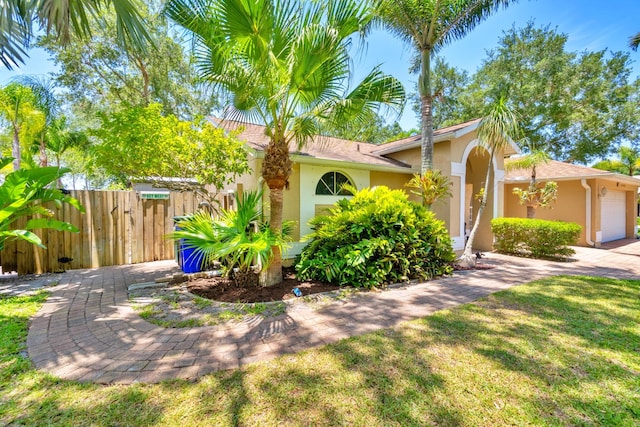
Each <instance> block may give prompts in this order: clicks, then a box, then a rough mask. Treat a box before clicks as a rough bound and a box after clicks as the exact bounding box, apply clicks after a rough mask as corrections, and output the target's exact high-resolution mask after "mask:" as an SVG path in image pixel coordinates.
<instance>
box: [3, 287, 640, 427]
mask: <svg viewBox="0 0 640 427" xmlns="http://www.w3.org/2000/svg"><path fill="white" fill-rule="evenodd" d="M42 298H43V297H42V296H38V297H28V298H23V299H16V298H10V299H5V300H2V305H1V307H2V312H1V314H2V317H1V319H2V323H1V326H0V331H1V332H0V334H1V336H2V344H1V345H2V359H0V360H1V361H2V366H1V369H2V373H1V377H0V378H1V386H0V387H1V389H0V425H2V424H5V423H6V424H14V425H96V426H107V425H108V426H111V425H127V426H149V425H185V426H186V425H189V426H191V425H202V426H205V425H206V426H209V425H261V426H271V425H273V426H276V425H278V426H279V425H296V426H302V425H304V426H306V425H359V426H365V425H366V426H406V425H408V426H411V425H416V426H417V425H448V426H503V425H545V426H546V425H551V426H554V425H567V426H568V425H587V426H588V425H594V426H599V425H606V426H637V425H640V282H638V281H622V280H610V279H600V278H589V277H560V278H550V279H545V280H540V281H536V282H533V283H530V284H527V285H523V286H519V287H516V288H513V289H511V290H509V291H505V292H500V293H498V294H495V295H493V296H491V297H489V298H486V299H483V300H481V301H479V302H477V303H475V304H468V305H464V306H461V307H457V308H454V309H451V310H446V311H441V312H438V313H436V314H435V315H433V316H430V317H426V318H423V319H418V320H416V321H412V322H406V323H403V324H402V325H401V326H400V327H398V328H396V329H393V330H383V331H378V332H376V333H371V334H367V335H364V336H360V337H354V338H350V339H347V340H343V341H340V342H338V343H336V344H334V345H329V346H325V347H321V348H318V349H314V350H309V351H305V352H302V353H299V354H296V355H291V356H286V357H282V358H279V359H277V360H274V361H271V362H268V363H262V364H255V365H250V366H248V367H246V368H244V369H241V370H234V371H227V372H220V373H216V374H213V375H209V376H206V377H204V378H202V379H201V380H199V381H198V382H196V383H189V382H183V381H173V382H168V383H163V384H157V385H141V384H136V385H132V386H99V385H92V384H89V385H87V384H77V383H74V382H69V381H62V380H58V379H55V378H52V377H50V376H48V375H45V374H43V373H40V372H37V371H34V370H33V369H32V368H30V367H29V363H28V362H26V361H25V360H24V359H22V358H21V357H20V355H19V351H20V349H21V348H23V346H22V344H21V343H22V342H23V341H24V339H25V337H26V327H27V318H28V317H29V316H31V315H32V314H33V313H34V312H35V309H36V308H37V306H38V305H39V304H40V303H41V302H42ZM389 309H390V310H392V309H393V308H392V307H390V308H389Z"/></svg>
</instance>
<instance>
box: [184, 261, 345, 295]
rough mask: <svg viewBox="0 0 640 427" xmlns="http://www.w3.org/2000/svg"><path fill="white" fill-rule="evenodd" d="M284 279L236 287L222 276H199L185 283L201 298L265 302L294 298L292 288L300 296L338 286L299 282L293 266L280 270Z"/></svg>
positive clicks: (332, 289) (337, 287)
mask: <svg viewBox="0 0 640 427" xmlns="http://www.w3.org/2000/svg"><path fill="white" fill-rule="evenodd" d="M282 274H283V278H284V281H283V282H282V283H280V284H279V285H275V286H270V287H268V288H263V287H262V286H259V285H256V286H247V287H237V286H236V285H235V284H234V283H233V281H231V280H229V279H226V278H223V277H212V278H206V279H205V278H199V279H194V280H190V281H189V282H187V283H186V285H187V289H188V290H189V292H191V293H193V294H195V295H198V296H200V297H202V298H208V299H211V300H215V301H221V302H247V303H252V302H267V301H283V300H287V299H291V298H296V296H295V295H294V294H293V288H298V289H300V291H301V292H302V296H305V295H311V294H317V293H320V292H327V291H334V290H336V289H340V288H341V287H340V286H336V285H332V284H330V283H323V282H300V281H299V280H298V279H296V275H295V270H294V269H293V268H285V269H284V270H283V272H282Z"/></svg>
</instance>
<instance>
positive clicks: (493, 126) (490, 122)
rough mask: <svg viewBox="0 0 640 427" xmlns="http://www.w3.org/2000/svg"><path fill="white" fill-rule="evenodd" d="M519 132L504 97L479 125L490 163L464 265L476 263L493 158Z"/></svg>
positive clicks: (468, 265)
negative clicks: (476, 241)
mask: <svg viewBox="0 0 640 427" xmlns="http://www.w3.org/2000/svg"><path fill="white" fill-rule="evenodd" d="M519 132H520V130H519V127H518V118H517V116H516V114H515V113H514V112H513V110H511V109H510V108H509V106H508V105H507V103H506V101H505V100H504V98H501V99H500V100H499V101H498V102H496V103H495V104H494V105H493V106H492V107H491V111H490V112H489V114H488V115H487V116H485V117H483V118H482V120H481V121H480V124H479V125H478V139H479V140H480V142H481V144H482V145H483V146H484V147H485V148H486V149H487V150H488V151H489V163H488V164H487V175H486V177H485V181H484V187H483V188H482V190H481V191H480V194H479V199H480V206H479V207H478V212H477V214H476V219H475V221H474V222H473V227H472V228H471V231H470V232H469V237H468V239H467V243H466V244H465V246H464V252H463V253H462V255H461V256H460V258H459V259H458V261H457V263H458V264H459V265H460V266H462V267H466V268H470V267H474V266H475V263H476V257H475V256H474V255H473V242H474V240H475V236H476V233H477V231H478V226H479V225H480V218H482V213H483V212H484V208H485V206H487V200H488V194H489V191H490V189H491V187H490V186H489V183H490V181H491V172H492V171H493V158H494V157H495V155H496V152H498V151H500V150H502V149H503V148H504V147H506V146H507V145H508V144H509V143H510V141H513V140H515V139H517V137H518V134H519Z"/></svg>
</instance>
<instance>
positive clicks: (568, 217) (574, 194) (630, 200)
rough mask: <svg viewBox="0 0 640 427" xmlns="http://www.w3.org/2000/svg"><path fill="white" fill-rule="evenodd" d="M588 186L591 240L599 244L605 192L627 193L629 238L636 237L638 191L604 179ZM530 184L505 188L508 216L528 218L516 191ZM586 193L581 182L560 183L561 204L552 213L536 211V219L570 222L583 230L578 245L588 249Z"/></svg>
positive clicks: (627, 230) (595, 180)
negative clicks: (598, 237) (603, 194)
mask: <svg viewBox="0 0 640 427" xmlns="http://www.w3.org/2000/svg"><path fill="white" fill-rule="evenodd" d="M586 184H587V185H588V186H589V187H590V188H591V207H590V210H591V233H590V235H589V236H588V237H589V240H591V241H592V242H594V243H596V244H597V235H598V232H599V231H600V230H602V210H601V209H602V204H601V198H600V196H599V194H600V192H601V191H602V188H607V190H608V191H625V192H626V197H627V199H626V205H627V207H626V223H625V226H626V237H627V238H633V237H635V224H636V209H637V207H636V206H637V187H636V186H633V185H631V184H627V183H623V182H614V181H605V180H602V179H588V180H586ZM526 186H527V183H522V184H518V185H516V184H507V185H505V216H507V217H522V218H524V217H526V216H527V209H526V206H521V205H520V204H519V203H518V198H517V197H516V196H515V195H514V194H513V189H514V188H515V187H520V188H524V187H526ZM586 198H587V191H586V189H585V188H584V187H583V186H582V183H581V180H578V179H576V180H572V181H559V182H558V200H557V202H556V203H555V204H554V205H553V209H537V211H536V218H539V219H546V220H551V221H569V222H575V223H577V224H579V225H581V226H582V233H581V234H580V240H579V242H578V244H579V245H582V246H586V245H587V244H588V242H587V234H586V233H587V228H588V227H587V208H586V203H587V201H586Z"/></svg>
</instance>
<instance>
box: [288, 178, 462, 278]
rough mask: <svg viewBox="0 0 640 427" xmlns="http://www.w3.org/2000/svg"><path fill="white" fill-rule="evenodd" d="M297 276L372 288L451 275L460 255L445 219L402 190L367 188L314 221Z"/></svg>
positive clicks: (300, 258)
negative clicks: (453, 245)
mask: <svg viewBox="0 0 640 427" xmlns="http://www.w3.org/2000/svg"><path fill="white" fill-rule="evenodd" d="M310 224H311V226H312V227H313V229H314V232H313V233H312V234H311V236H310V238H311V241H310V242H309V244H308V245H307V246H306V247H305V248H304V250H303V251H302V253H301V254H300V256H299V258H298V261H297V264H296V272H297V276H298V278H299V279H301V280H321V281H327V282H331V283H336V284H338V285H350V286H355V287H365V288H371V287H373V286H378V285H381V284H385V283H387V284H388V283H394V282H401V281H406V280H408V279H415V278H420V279H426V278H430V277H433V276H439V275H443V274H449V273H451V271H452V266H451V263H452V262H453V260H454V259H455V254H454V252H453V250H452V247H451V238H450V237H449V233H448V231H447V229H446V228H445V225H444V223H443V222H442V221H440V220H438V219H436V218H435V216H434V214H433V213H432V212H429V211H428V210H427V209H426V208H425V207H424V206H422V205H419V204H417V203H414V202H411V201H409V200H408V198H407V194H406V193H405V192H403V191H401V190H390V189H389V188H387V187H385V186H379V187H376V188H374V189H369V188H365V189H363V190H362V191H359V192H357V193H356V194H355V195H354V197H353V198H352V199H351V200H347V199H343V200H341V201H339V202H337V203H336V205H335V207H334V208H332V209H331V210H330V213H329V215H327V216H318V217H316V218H314V219H312V220H311V221H310Z"/></svg>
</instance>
